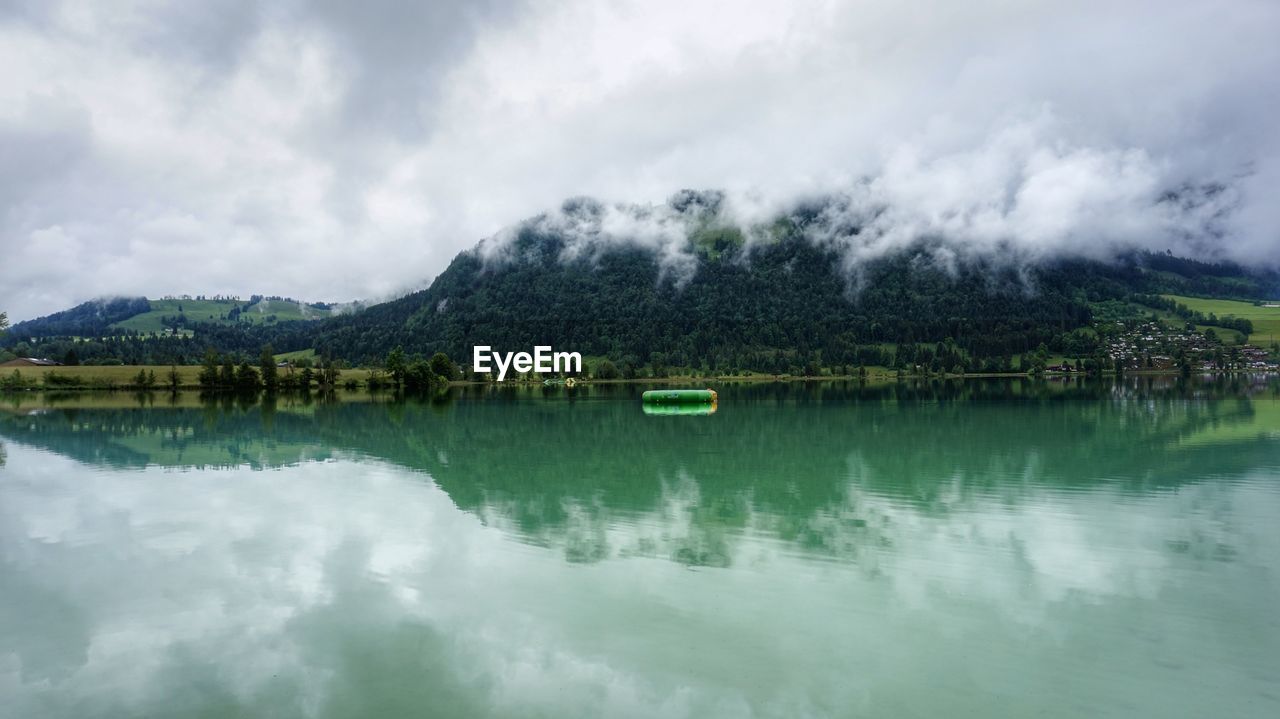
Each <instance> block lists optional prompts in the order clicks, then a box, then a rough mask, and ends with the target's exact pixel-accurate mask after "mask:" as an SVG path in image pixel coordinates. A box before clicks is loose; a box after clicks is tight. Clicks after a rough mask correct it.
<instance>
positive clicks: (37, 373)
mask: <svg viewBox="0 0 1280 719" xmlns="http://www.w3.org/2000/svg"><path fill="white" fill-rule="evenodd" d="M169 369H170V368H169V366H168V365H153V366H148V365H115V366H94V365H79V366H75V367H67V366H61V367H21V368H17V369H8V368H5V369H4V370H0V378H3V379H8V378H11V377H12V376H13V373H14V372H18V373H19V376H20V377H21V378H22V379H23V380H24V382H25V383H26V384H37V383H38V384H42V385H44V384H46V383H45V378H46V377H47V376H48V375H49V374H51V373H52V374H53V375H54V376H55V377H66V378H70V379H72V380H75V381H78V383H79V385H80V386H83V387H85V388H91V389H94V388H111V387H122V388H123V387H131V386H133V385H134V384H135V378H137V376H138V372H139V371H142V372H148V373H150V372H154V373H155V375H156V387H157V388H162V387H167V386H168V383H169ZM176 369H177V370H178V376H179V378H180V380H179V383H180V384H181V386H183V387H186V388H191V387H198V386H199V379H198V378H199V376H200V367H198V366H195V365H181V366H178V367H177V368H176ZM278 371H279V373H280V375H281V376H283V375H285V374H286V373H287V372H288V370H286V369H285V368H283V367H281V368H280V369H279V370H278ZM369 374H370V370H367V369H344V370H342V374H341V375H340V376H339V378H338V382H339V384H341V383H344V382H346V381H347V380H351V379H353V380H355V381H357V382H359V383H361V384H362V385H363V384H364V381H365V380H366V379H368V378H369Z"/></svg>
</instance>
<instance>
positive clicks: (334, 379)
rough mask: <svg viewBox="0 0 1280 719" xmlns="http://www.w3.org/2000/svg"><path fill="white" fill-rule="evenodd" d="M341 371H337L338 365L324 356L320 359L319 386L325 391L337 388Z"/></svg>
mask: <svg viewBox="0 0 1280 719" xmlns="http://www.w3.org/2000/svg"><path fill="white" fill-rule="evenodd" d="M341 374H342V371H341V370H339V369H338V363H336V362H334V361H333V359H332V358H330V357H329V356H328V355H325V356H324V357H322V358H321V359H320V384H321V385H322V386H324V387H325V388H326V389H333V388H334V387H336V386H338V377H339V376H341Z"/></svg>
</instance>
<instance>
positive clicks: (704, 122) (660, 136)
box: [0, 0, 1280, 320]
mask: <svg viewBox="0 0 1280 719" xmlns="http://www.w3.org/2000/svg"><path fill="white" fill-rule="evenodd" d="M1277 27H1280V7H1278V6H1276V5H1275V4H1274V3H1269V2H1263V1H1261V0H1259V1H1249V0H1241V1H1240V2H1235V3H1231V4H1230V5H1229V6H1220V5H1215V6H1211V5H1210V4H1208V3H1201V2H1195V1H1194V0H1180V1H1178V2H1163V3H1154V2H1134V3H1126V4H1124V5H1123V6H1121V7H1116V6H1115V4H1105V3H1076V4H1071V5H1063V4H1061V3H1048V2H1036V3H1007V2H1001V1H999V0H986V1H985V2H979V3H964V4H957V3H944V2H937V3H931V4H926V5H925V6H924V7H921V6H919V5H913V6H911V7H907V6H904V5H902V4H901V3H896V2H889V1H888V0H883V1H882V0H868V1H865V2H859V3H799V4H797V3H781V2H778V3H772V2H769V3H751V4H746V5H744V4H742V3H730V2H712V3H698V4H696V5H694V6H692V7H690V6H689V4H687V3H654V2H613V3H607V4H601V3H594V2H586V1H585V0H582V1H580V2H569V3H557V4H550V5H536V6H527V7H526V6H523V5H515V4H508V3H500V2H495V3H485V4H479V5H471V4H467V5H456V4H452V3H432V4H419V5H415V6H414V8H413V9H411V10H405V9H402V8H401V7H400V6H399V5H398V4H395V3H387V4H385V5H375V6H373V7H370V8H367V9H366V10H362V12H360V13H358V14H352V13H351V12H349V11H348V10H347V9H346V8H345V6H344V5H343V4H341V3H329V2H302V0H297V1H295V2H288V3H283V4H274V5H271V6H268V7H262V6H259V5H258V4H255V3H238V2H228V3H225V4H221V5H217V6H213V7H205V8H200V9H197V8H191V7H190V6H189V4H186V3H170V2H162V1H158V0H136V1H131V2H130V1H121V2H115V3H92V2H77V1H75V0H67V1H66V2H61V3H12V2H11V3H2V4H0V66H3V67H5V69H6V72H5V73H4V76H3V77H2V78H0V157H3V163H4V167H5V172H4V176H3V177H2V178H0V250H3V253H4V256H5V259H4V261H3V263H0V306H3V307H4V308H5V309H7V310H8V311H9V313H10V317H11V318H12V319H15V320H17V319H23V318H26V317H30V316H33V315H36V314H41V313H45V312H49V311H54V310H57V309H61V308H63V307H65V306H67V305H70V304H72V303H73V302H75V301H79V300H84V299H87V298H89V297H92V296H94V295H99V294H106V293H125V294H151V295H156V294H162V293H164V292H193V293H217V292H229V293H239V294H248V293H250V292H268V293H282V294H290V295H295V296H298V297H301V298H305V299H329V300H345V299H351V298H357V297H370V296H378V295H383V294H386V293H389V292H394V291H396V290H397V289H401V288H407V287H410V286H415V285H420V284H422V283H424V282H426V281H427V280H429V279H430V278H431V277H432V276H433V275H434V274H435V273H437V272H439V271H440V270H441V269H443V267H444V266H445V265H446V264H447V263H448V262H449V260H450V259H451V258H452V256H453V255H454V254H455V253H456V252H458V251H459V250H462V249H465V248H467V247H470V246H471V245H473V244H474V243H475V242H476V241H477V240H479V239H480V238H482V237H487V236H490V235H493V234H494V233H496V232H498V231H499V230H500V229H501V228H503V227H506V226H509V225H511V224H512V223H514V222H517V221H519V220H521V219H523V218H525V217H529V216H532V215H535V214H537V213H539V212H542V211H544V210H546V209H547V208H551V207H556V206H558V205H559V204H560V203H561V201H562V200H564V199H565V198H566V197H573V196H580V195H591V196H596V197H600V198H603V199H605V200H606V201H608V202H611V203H612V202H628V203H640V204H646V203H656V202H660V201H662V200H663V199H664V198H666V197H667V196H669V195H670V194H671V193H672V192H674V191H676V190H678V189H680V188H684V187H695V188H718V189H724V190H726V191H728V192H729V193H730V195H731V197H732V198H733V203H732V204H733V207H734V208H735V210H736V211H741V210H742V208H744V207H746V206H748V205H752V206H754V207H755V208H757V209H756V211H757V212H759V211H761V210H762V209H769V208H775V207H780V206H785V205H786V204H787V203H788V202H789V201H791V200H793V199H794V198H797V197H802V196H806V195H812V194H816V193H832V192H837V193H841V192H842V193H847V194H850V195H852V196H856V195H858V194H859V193H868V194H866V196H867V197H868V198H869V199H871V200H876V201H879V200H881V199H883V200H886V201H889V200H891V201H893V202H895V203H897V204H895V215H898V216H901V217H902V218H903V219H904V221H906V222H907V224H904V225H902V226H899V227H894V228H888V229H887V230H886V232H885V233H884V235H883V236H882V239H883V240H884V241H885V242H889V241H891V240H892V239H893V238H895V237H898V236H901V235H903V234H904V233H909V232H910V231H912V230H930V231H953V230H954V231H957V232H959V233H960V234H962V235H964V236H965V238H966V240H967V241H971V242H977V243H978V244H979V246H981V245H983V243H991V242H994V241H996V238H999V237H1013V238H1015V240H1014V241H1017V242H1025V243H1026V246H1027V248H1028V249H1029V251H1030V250H1034V251H1036V252H1039V251H1057V250H1058V249H1059V248H1061V247H1063V246H1067V247H1079V248H1083V249H1084V250H1086V251H1088V252H1095V251H1097V252H1103V251H1104V250H1105V248H1106V247H1108V246H1110V243H1112V242H1120V241H1125V242H1137V243H1139V244H1143V245H1145V246H1151V247H1155V248H1158V249H1164V248H1165V247H1171V248H1174V249H1179V250H1185V251H1187V252H1195V253H1196V254H1200V255H1206V256H1221V257H1229V258H1236V259H1241V260H1245V261H1248V262H1251V263H1257V262H1272V263H1274V262H1275V258H1276V257H1278V256H1280V253H1278V252H1277V249H1280V247H1278V246H1277V245H1278V242H1280V210H1277V209H1276V205H1275V203H1273V202H1270V201H1269V192H1270V188H1271V187H1273V186H1274V180H1275V179H1276V177H1277V175H1278V174H1280V161H1278V159H1277V158H1280V133H1278V132H1277V131H1276V130H1275V129H1274V128H1275V126H1276V123H1275V118H1276V117H1277V115H1278V114H1280V113H1278V112H1277V111H1278V110H1280V97H1278V96H1277V94H1276V93H1275V91H1274V87H1275V81H1274V75H1275V71H1276V69H1277V68H1280V47H1278V46H1277V44H1276V43H1275V42H1274V31H1275V28H1277ZM1214 182H1217V183H1223V184H1227V185H1229V186H1230V191H1229V192H1228V193H1226V194H1222V195H1217V196H1215V198H1212V202H1210V203H1209V204H1208V205H1204V204H1201V205H1199V206H1198V207H1197V208H1195V211H1194V212H1191V213H1188V212H1185V211H1179V212H1172V213H1171V206H1170V205H1168V204H1166V205H1162V206H1153V203H1152V198H1153V196H1154V197H1159V194H1160V193H1161V192H1163V191H1164V190H1166V189H1169V188H1179V187H1184V186H1187V187H1197V186H1203V185H1205V184H1207V183H1214ZM1224 203H1225V206H1230V207H1232V208H1234V209H1233V210H1232V211H1231V213H1230V214H1229V215H1227V216H1225V217H1214V218H1213V220H1212V222H1213V223H1214V231H1213V232H1208V233H1206V232H1205V231H1204V229H1203V226H1202V225H1203V222H1204V221H1205V218H1206V216H1207V215H1212V214H1213V213H1214V212H1216V211H1217V210H1221V209H1223V207H1224ZM53 228H61V231H64V232H67V233H69V234H70V235H71V236H73V237H75V238H77V241H79V242H80V243H81V244H82V245H83V246H84V247H86V248H88V249H87V250H86V251H85V252H83V253H80V254H78V255H76V256H75V257H73V258H71V259H70V260H68V261H65V262H63V263H62V264H61V265H59V267H58V268H57V271H56V272H45V271H33V270H32V268H31V267H30V266H25V263H26V262H29V261H30V260H31V253H32V252H35V251H36V250H38V246H37V247H36V248H35V249H31V248H27V247H26V245H28V244H30V243H32V242H34V240H33V239H32V238H33V237H35V236H36V235H34V234H33V233H37V232H42V231H49V230H52V229H53ZM104 268H108V269H110V271H109V272H108V271H104ZM37 269H40V268H39V267H37Z"/></svg>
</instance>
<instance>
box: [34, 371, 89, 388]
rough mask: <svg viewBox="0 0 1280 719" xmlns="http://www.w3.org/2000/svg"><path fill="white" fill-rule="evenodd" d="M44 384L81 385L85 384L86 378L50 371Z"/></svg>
mask: <svg viewBox="0 0 1280 719" xmlns="http://www.w3.org/2000/svg"><path fill="white" fill-rule="evenodd" d="M44 385H45V386H46V387H81V386H83V385H84V380H82V379H80V378H79V377H72V376H71V375H65V374H58V373H57V372H49V373H48V374H46V375H45V376H44Z"/></svg>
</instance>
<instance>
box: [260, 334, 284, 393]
mask: <svg viewBox="0 0 1280 719" xmlns="http://www.w3.org/2000/svg"><path fill="white" fill-rule="evenodd" d="M258 371H260V372H261V373H262V384H263V386H265V387H266V388H267V391H268V392H274V391H276V387H277V386H279V384H280V378H279V376H278V375H277V373H276V356H275V353H274V352H272V351H271V345H269V344H266V345H263V346H262V353H261V354H260V355H258Z"/></svg>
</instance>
